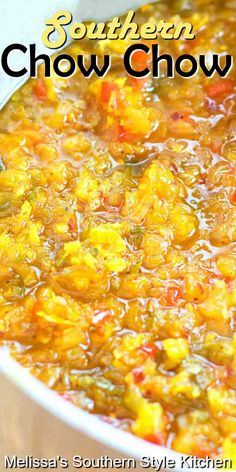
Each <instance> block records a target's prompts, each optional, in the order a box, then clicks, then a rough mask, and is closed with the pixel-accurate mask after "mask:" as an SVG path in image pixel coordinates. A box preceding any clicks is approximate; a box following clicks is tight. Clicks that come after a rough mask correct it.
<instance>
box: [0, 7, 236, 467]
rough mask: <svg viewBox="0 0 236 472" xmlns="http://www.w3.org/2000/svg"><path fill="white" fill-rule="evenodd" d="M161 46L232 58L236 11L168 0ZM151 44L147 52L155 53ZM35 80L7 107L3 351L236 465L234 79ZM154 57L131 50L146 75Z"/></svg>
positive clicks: (166, 438)
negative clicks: (167, 36) (184, 34)
mask: <svg viewBox="0 0 236 472" xmlns="http://www.w3.org/2000/svg"><path fill="white" fill-rule="evenodd" d="M137 19H138V21H139V22H140V23H142V22H145V21H152V20H153V19H155V20H156V21H159V20H161V19H165V20H166V21H173V22H179V21H183V22H184V21H189V22H190V23H192V24H193V27H194V32H195V35H196V38H195V39H194V40H191V41H187V40H184V39H183V38H182V39H179V40H178V41H175V40H170V41H167V40H163V39H158V44H159V45H160V49H161V52H162V53H168V54H171V55H172V56H173V57H174V58H175V57H178V56H179V55H180V54H191V55H193V56H195V57H196V58H197V57H199V54H205V55H208V57H209V61H211V57H212V56H211V54H212V53H213V52H214V53H218V54H222V55H225V54H226V53H228V54H232V55H235V53H236V4H235V1H234V0H225V1H224V3H223V4H222V1H221V0H214V1H213V0H207V1H206V0H161V1H160V2H158V3H157V4H153V5H151V6H145V7H143V8H141V9H140V10H139V12H138V13H137ZM147 43H148V45H149V46H151V41H148V42H147ZM128 46H129V40H128V39H126V40H117V41H111V40H104V41H99V42H95V41H89V40H83V41H82V42H81V41H78V42H75V43H73V44H72V45H71V46H69V47H68V49H67V53H68V54H71V55H74V56H76V55H78V54H84V55H88V58H89V57H90V55H91V53H95V54H97V55H99V56H101V60H102V58H103V55H104V54H111V55H112V67H111V69H110V71H109V72H108V74H107V75H106V76H105V77H104V78H103V79H101V78H98V77H97V76H96V75H95V74H94V75H93V76H92V77H91V78H89V79H86V78H84V77H83V76H82V74H81V73H79V72H78V73H76V74H75V75H74V76H73V77H72V78H70V79H62V78H58V77H56V76H53V77H52V78H47V79H45V78H44V70H43V68H41V69H40V76H39V77H38V78H37V79H31V80H30V81H29V82H28V83H27V84H26V85H25V86H24V87H23V88H22V89H21V90H20V91H18V92H17V93H16V94H15V95H14V96H13V98H12V99H11V101H10V102H9V104H8V105H7V106H6V107H5V109H4V110H3V111H2V112H1V113H0V157H1V161H0V171H1V172H0V342H1V345H2V346H3V347H4V348H5V349H9V350H10V352H11V353H12V354H13V356H14V358H15V359H17V361H19V362H20V363H21V364H22V365H23V366H24V367H25V368H27V369H28V370H29V371H30V372H32V374H33V375H34V376H36V377H37V378H38V379H40V380H41V381H43V382H44V383H45V384H46V385H48V387H50V388H52V389H53V390H55V391H56V392H57V393H58V394H59V395H61V396H62V397H64V399H65V400H67V401H70V402H72V403H74V404H75V405H77V406H79V407H81V408H83V409H84V410H86V411H88V412H90V413H93V414H96V415H98V416H99V417H101V418H102V419H103V420H105V421H107V422H109V423H111V424H113V425H114V426H115V427H117V428H120V429H122V430H125V431H129V432H131V433H133V434H135V435H136V436H138V437H140V438H144V439H146V440H147V441H150V442H152V443H155V444H159V445H165V446H167V447H170V448H172V449H174V450H175V451H180V452H181V453H187V454H191V455H197V456H199V457H205V456H210V457H212V458H215V457H218V456H220V457H227V458H229V457H231V458H232V459H233V460H234V461H235V462H236V332H235V330H236V327H235V320H236V103H235V96H236V81H235V68H232V70H231V72H230V74H229V75H228V76H227V77H226V78H225V79H222V78H220V77H219V75H218V74H216V75H215V76H214V77H213V78H207V77H206V76H205V75H204V74H203V73H202V72H200V71H199V72H198V73H197V74H196V75H195V77H193V78H191V80H187V79H184V78H181V77H175V78H167V77H166V67H165V64H164V63H163V65H162V67H163V70H162V73H161V77H160V78H158V79H153V78H152V77H151V76H149V77H147V78H145V79H140V80H139V79H135V78H132V77H131V76H129V75H128V74H127V73H126V72H125V69H124V65H123V55H124V52H125V50H126V49H127V47H128ZM150 60H151V56H148V55H146V54H144V53H143V52H136V53H135V54H134V57H133V63H134V65H135V67H136V68H140V69H143V68H145V66H147V65H148V64H149V61H150Z"/></svg>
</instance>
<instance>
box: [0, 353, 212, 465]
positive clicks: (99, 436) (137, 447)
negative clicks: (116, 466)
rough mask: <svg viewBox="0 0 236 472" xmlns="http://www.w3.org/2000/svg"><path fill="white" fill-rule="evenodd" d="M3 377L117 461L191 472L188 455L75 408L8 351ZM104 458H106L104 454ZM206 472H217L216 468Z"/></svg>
mask: <svg viewBox="0 0 236 472" xmlns="http://www.w3.org/2000/svg"><path fill="white" fill-rule="evenodd" d="M0 374H2V375H3V376H5V377H6V378H7V379H8V380H10V382H12V383H13V384H14V385H15V386H16V387H18V388H19V389H20V390H21V392H23V393H25V394H26V395H27V396H28V397H29V398H31V399H32V400H33V401H34V402H35V403H36V404H38V405H39V406H41V407H42V408H43V409H44V410H46V411H48V412H49V413H50V414H52V415H53V416H54V417H56V418H58V419H59V420H61V421H62V422H64V423H66V424H67V425H68V426H70V427H71V428H72V429H74V430H76V431H78V432H81V433H83V434H85V435H86V436H87V437H90V438H92V439H94V440H96V441H97V442H98V443H100V444H101V445H104V446H107V447H109V448H110V449H112V450H113V451H114V452H117V457H118V458H120V457H121V454H124V456H123V457H124V458H134V459H135V460H136V461H137V464H138V461H141V458H142V457H150V458H155V459H157V460H159V461H160V460H161V459H163V458H165V457H166V458H167V459H168V460H173V461H175V464H176V467H175V468H174V469H173V468H171V469H169V468H168V467H167V468H165V470H175V471H177V472H182V471H187V470H188V471H189V467H187V466H185V465H182V459H183V458H187V457H188V456H187V455H185V454H181V453H178V452H175V451H173V450H171V449H169V448H167V447H163V446H158V445H154V444H151V443H148V442H147V441H145V440H143V439H140V438H138V437H136V436H134V435H132V434H130V433H128V432H126V431H122V430H119V429H117V428H115V427H114V426H112V425H109V424H108V423H106V422H105V421H103V420H102V419H100V418H99V417H97V416H96V415H93V414H91V413H89V412H86V411H84V410H82V409H81V408H79V407H77V406H75V405H73V404H72V403H70V402H68V401H67V400H65V399H63V397H61V396H60V395H59V394H57V393H56V392H55V391H53V390H51V389H50V388H48V387H47V386H46V385H44V384H43V383H42V382H41V381H40V380H38V379H37V378H35V377H34V376H33V375H32V374H31V373H30V372H29V371H28V370H27V369H26V368H24V367H22V366H21V365H20V364H19V363H18V362H17V361H16V360H14V359H13V358H12V357H11V355H10V354H9V352H8V351H7V350H6V349H5V348H0ZM104 455H106V453H105V452H104ZM191 470H199V468H197V469H195V468H191ZM207 470H209V471H212V472H214V471H215V472H216V469H214V468H208V469H207Z"/></svg>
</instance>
